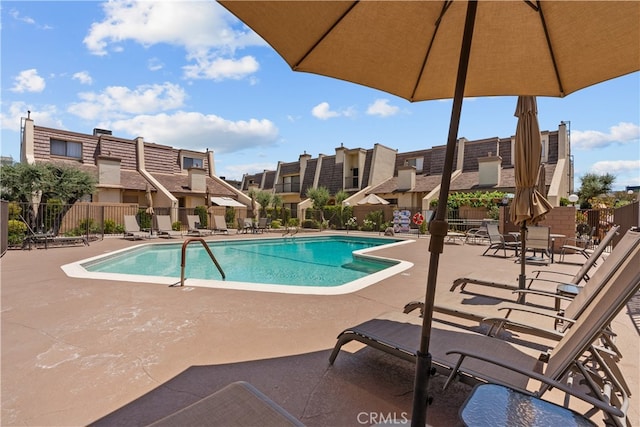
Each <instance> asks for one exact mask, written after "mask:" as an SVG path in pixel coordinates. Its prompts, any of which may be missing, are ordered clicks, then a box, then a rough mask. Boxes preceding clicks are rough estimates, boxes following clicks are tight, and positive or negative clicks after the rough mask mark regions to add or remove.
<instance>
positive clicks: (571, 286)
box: [449, 225, 620, 295]
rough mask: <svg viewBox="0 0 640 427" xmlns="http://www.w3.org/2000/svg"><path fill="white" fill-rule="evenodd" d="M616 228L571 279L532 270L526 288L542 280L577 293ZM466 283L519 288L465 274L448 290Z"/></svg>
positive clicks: (604, 238) (565, 290)
mask: <svg viewBox="0 0 640 427" xmlns="http://www.w3.org/2000/svg"><path fill="white" fill-rule="evenodd" d="M618 230H620V226H619V225H614V226H613V227H611V229H610V230H609V231H608V232H607V234H606V235H605V236H604V237H603V239H602V241H601V242H600V243H601V244H600V245H598V247H597V248H596V249H595V250H594V251H593V252H592V253H591V254H590V256H589V258H587V260H586V261H585V263H584V264H582V267H580V270H578V272H577V273H576V274H575V275H574V276H573V277H572V278H571V279H569V280H566V281H554V280H550V279H546V278H545V277H541V275H546V274H552V275H553V274H557V275H566V276H570V275H568V274H567V273H561V272H558V271H554V270H534V271H533V272H532V273H534V274H535V277H531V278H529V279H527V280H528V281H529V283H528V285H527V288H528V289H532V288H533V289H536V288H538V286H533V285H534V284H535V285H537V284H538V283H542V282H550V283H554V284H557V286H558V292H559V293H564V294H566V295H569V294H577V293H578V291H579V288H578V287H577V286H578V285H580V283H581V282H583V281H584V282H586V281H588V280H589V271H590V270H591V268H592V267H593V266H595V265H596V261H597V260H598V259H599V258H600V257H601V256H602V254H603V253H604V250H605V248H606V247H607V246H608V245H609V243H610V242H611V241H612V240H613V237H614V236H615V235H616V234H618ZM468 284H474V285H480V286H489V287H494V288H500V289H510V290H518V289H519V288H518V285H517V284H508V283H499V282H495V281H493V280H491V279H488V278H485V277H481V276H476V277H473V276H467V277H460V278H458V279H456V280H454V281H453V285H452V286H451V289H449V290H450V291H451V292H453V291H454V290H455V289H456V288H457V287H458V286H459V287H460V290H461V291H463V290H464V289H465V287H466V286H467V285H468Z"/></svg>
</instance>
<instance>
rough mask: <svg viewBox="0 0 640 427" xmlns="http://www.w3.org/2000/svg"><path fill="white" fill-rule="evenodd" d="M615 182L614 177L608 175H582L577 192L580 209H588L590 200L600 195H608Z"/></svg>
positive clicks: (590, 203)
mask: <svg viewBox="0 0 640 427" xmlns="http://www.w3.org/2000/svg"><path fill="white" fill-rule="evenodd" d="M615 180H616V177H615V176H614V175H612V174H610V173H606V174H604V175H598V174H595V173H587V174H584V175H583V176H582V178H580V190H578V196H579V197H580V207H581V208H583V209H590V208H591V205H592V200H593V199H594V198H596V197H598V196H600V195H602V194H607V193H609V192H610V191H611V187H612V186H613V183H614V181H615Z"/></svg>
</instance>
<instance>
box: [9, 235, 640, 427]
mask: <svg viewBox="0 0 640 427" xmlns="http://www.w3.org/2000/svg"><path fill="white" fill-rule="evenodd" d="M271 234H272V235H273V234H274V233H271ZM267 235H268V234H267ZM258 236H260V235H258ZM251 237H256V235H253V236H251V235H249V236H245V235H235V234H233V233H232V234H230V235H229V236H215V237H212V238H214V239H226V238H229V239H241V238H251ZM428 241H429V239H428V238H425V237H423V238H420V239H414V242H413V243H410V244H407V245H401V246H398V247H396V248H390V249H387V250H381V251H379V253H380V255H385V256H389V257H392V258H398V259H405V260H408V261H410V262H412V263H414V267H412V268H411V269H410V270H408V271H406V272H404V273H401V274H399V275H397V276H395V277H392V278H389V279H385V280H383V281H382V282H380V283H377V284H375V285H372V286H369V287H368V288H365V289H363V290H360V291H358V292H355V293H352V294H348V295H339V296H314V295H291V294H287V295H285V294H274V293H262V292H248V291H236V290H224V289H208V288H196V287H189V286H186V287H184V288H171V287H167V286H164V285H154V284H146V283H127V282H111V281H101V280H85V279H71V278H68V277H66V276H65V274H64V273H63V272H62V270H61V269H60V266H61V265H63V264H66V263H70V262H73V261H77V260H79V259H83V258H87V257H90V256H95V255H100V254H103V253H107V252H110V251H113V250H116V249H120V248H123V247H127V246H132V245H136V244H139V243H140V242H139V241H138V242H130V241H125V240H122V239H106V240H104V241H99V242H92V243H91V245H90V246H89V247H64V248H54V249H48V250H44V249H38V250H32V251H19V250H18V251H9V252H7V253H6V255H5V256H4V257H3V258H2V259H1V261H0V266H1V268H2V276H1V278H2V284H1V286H2V287H1V291H2V295H1V296H2V377H1V380H2V425H7V426H10V425H11V426H16V425H24V426H45V425H47V426H49V425H51V426H53V425H56V426H58V425H59V426H62V425H65V426H69V425H78V426H79V425H90V424H94V425H97V426H102V425H104V426H107V425H126V426H134V425H145V424H147V423H150V422H153V421H154V420H156V419H158V418H161V417H162V416H165V415H167V414H169V413H171V412H173V411H175V410H177V409H180V408H182V407H184V406H187V405H188V404H190V403H192V402H194V401H196V400H198V399H199V398H202V397H204V396H207V395H208V394H211V393H212V392H214V391H216V390H219V389H220V388H222V387H223V386H225V385H227V384H229V383H231V382H233V381H239V380H244V381H248V382H250V383H252V384H253V385H254V386H256V387H257V388H258V389H259V390H261V391H263V392H264V393H265V394H267V395H268V396H269V397H271V398H272V399H273V400H274V401H275V402H277V403H278V404H280V405H281V406H283V407H284V408H285V409H287V410H288V411H289V412H291V413H292V414H293V415H294V416H296V417H297V418H299V419H301V420H302V421H303V422H304V423H305V424H307V425H309V426H329V425H332V426H341V425H345V426H354V425H370V424H374V423H376V422H379V421H381V420H389V417H395V419H397V420H399V421H402V420H403V417H407V416H410V412H411V395H412V390H413V373H414V365H413V364H411V363H408V362H405V361H401V360H398V359H396V358H393V357H390V356H388V355H385V354H382V353H381V352H379V351H376V350H372V349H369V348H364V349H363V348H361V347H359V346H355V345H351V344H350V345H348V346H345V348H344V349H345V350H344V351H343V352H342V353H341V354H340V355H339V356H338V359H337V360H336V363H335V365H334V366H333V367H330V366H329V365H328V357H329V353H330V351H331V349H332V347H333V345H334V344H335V341H336V336H337V334H338V333H339V332H340V331H342V330H343V329H345V328H346V327H348V326H352V325H354V324H357V323H359V322H362V321H364V320H367V319H370V318H372V317H374V316H376V315H377V314H379V313H381V312H384V311H388V310H401V308H402V307H403V306H404V304H405V303H406V302H408V301H409V300H412V299H415V298H422V297H424V288H425V284H426V276H427V268H428V259H429V253H428V249H427V248H428ZM484 249H485V247H484V246H481V245H470V244H467V245H459V244H447V245H445V250H444V253H443V254H442V256H441V258H440V269H439V274H438V277H439V288H438V293H437V295H436V300H437V302H438V303H443V304H445V303H446V304H483V303H486V301H487V300H486V299H485V298H483V297H482V296H478V295H473V294H461V293H459V292H455V293H451V292H449V287H450V285H451V282H452V281H453V279H455V278H457V277H460V276H464V275H467V274H471V273H474V272H475V273H477V272H491V273H492V275H494V276H495V278H496V280H506V281H515V280H516V277H517V275H518V273H519V269H520V266H519V265H518V264H515V263H514V262H513V258H512V259H502V258H498V257H496V258H493V257H486V256H485V257H483V256H481V254H482V252H483V251H484ZM539 268H551V269H559V270H563V271H567V272H572V273H573V272H575V271H576V270H577V268H578V267H576V266H573V265H568V264H553V265H552V266H550V267H538V266H527V271H531V270H534V269H539ZM505 296H507V297H511V296H510V295H508V294H506V295H505ZM486 307H487V310H488V312H490V311H491V310H492V306H486ZM632 315H633V316H632ZM638 316H640V302H639V301H638V300H634V302H633V303H632V304H630V305H629V310H628V311H625V312H623V313H621V315H620V316H619V317H618V319H617V321H616V324H615V325H614V327H615V330H616V332H617V333H618V334H619V338H618V342H619V343H620V344H621V346H622V347H623V350H624V352H625V354H628V356H627V357H625V358H624V359H623V360H622V363H621V368H622V369H623V371H624V372H625V376H626V377H627V380H628V381H629V382H630V384H631V386H632V387H633V389H634V390H633V391H634V392H635V393H634V396H633V399H634V401H635V405H633V406H634V407H633V408H632V412H633V413H632V418H631V419H632V420H634V421H635V424H634V425H640V416H639V415H638V405H637V399H638V396H639V395H640V390H638V384H640V381H638V367H637V362H638V359H637V355H638V354H640V350H639V341H640V340H639V338H638V327H639V325H640V322H638V318H639V317H638ZM634 322H635V323H634ZM441 385H442V377H441V376H439V375H437V376H436V377H434V378H433V380H432V381H431V383H430V390H431V394H432V395H433V397H434V403H433V405H432V406H430V408H429V412H428V421H429V423H430V424H431V425H434V426H452V425H459V424H460V422H459V420H458V410H459V407H460V405H461V404H462V402H463V401H464V399H465V398H466V396H467V395H468V393H469V390H470V388H469V387H468V386H467V385H464V384H454V385H453V386H452V387H450V388H449V389H447V391H445V392H442V391H441ZM596 421H597V420H596Z"/></svg>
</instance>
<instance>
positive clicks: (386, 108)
mask: <svg viewBox="0 0 640 427" xmlns="http://www.w3.org/2000/svg"><path fill="white" fill-rule="evenodd" d="M399 111H400V108H399V107H396V106H393V105H389V100H388V99H376V100H375V101H374V102H373V104H371V105H369V108H367V114H369V115H371V116H380V117H389V116H394V115H396V114H398V112H399Z"/></svg>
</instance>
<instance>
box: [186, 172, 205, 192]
mask: <svg viewBox="0 0 640 427" xmlns="http://www.w3.org/2000/svg"><path fill="white" fill-rule="evenodd" d="M189 188H191V191H194V192H197V193H204V192H206V191H207V173H206V171H205V170H204V169H203V168H189Z"/></svg>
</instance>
